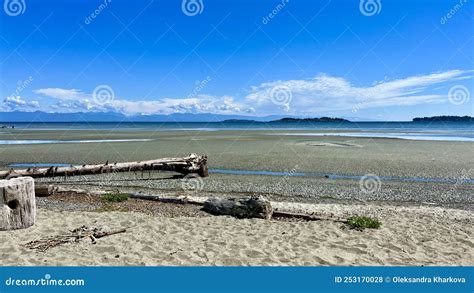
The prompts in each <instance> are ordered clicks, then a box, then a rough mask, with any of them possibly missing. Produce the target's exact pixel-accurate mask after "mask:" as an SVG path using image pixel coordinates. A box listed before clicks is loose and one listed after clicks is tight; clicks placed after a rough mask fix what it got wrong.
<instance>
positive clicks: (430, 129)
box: [0, 122, 474, 144]
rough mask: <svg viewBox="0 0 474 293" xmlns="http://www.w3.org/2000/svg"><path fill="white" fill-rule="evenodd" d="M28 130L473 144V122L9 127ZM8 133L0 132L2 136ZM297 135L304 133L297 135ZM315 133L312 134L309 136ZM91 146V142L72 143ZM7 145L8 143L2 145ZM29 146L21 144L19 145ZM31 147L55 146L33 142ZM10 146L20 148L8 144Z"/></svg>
mask: <svg viewBox="0 0 474 293" xmlns="http://www.w3.org/2000/svg"><path fill="white" fill-rule="evenodd" d="M7 125H9V126H11V125H13V126H15V129H27V130H105V131H117V132H119V131H219V130H261V131H265V130H268V132H267V133H266V134H269V135H300V136H346V137H366V138H398V139H409V140H439V141H467V142H473V141H474V122H343V123H333V122H270V123H268V122H126V123H115V122H91V123H9V124H7ZM7 131H8V132H10V131H12V130H11V129H0V134H1V133H2V132H7ZM298 131H304V132H301V133H299V132H298ZM311 131H314V132H311ZM77 142H91V141H74V143H77ZM0 143H2V144H8V141H5V140H3V141H1V142H0ZM24 143H28V142H25V141H23V142H21V144H24ZM30 143H58V142H57V141H51V142H39V141H37V142H33V141H31V142H30ZM10 144H19V143H17V142H14V141H10Z"/></svg>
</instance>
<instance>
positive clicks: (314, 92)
mask: <svg viewBox="0 0 474 293" xmlns="http://www.w3.org/2000/svg"><path fill="white" fill-rule="evenodd" d="M473 72H474V70H449V71H443V72H435V73H430V74H425V75H416V76H409V77H405V78H402V79H395V80H383V81H379V82H376V83H374V84H372V85H370V86H355V85H353V84H352V83H351V82H350V81H348V80H347V79H345V78H343V77H336V76H331V75H327V74H320V75H318V76H316V77H314V78H310V79H295V80H278V81H272V82H266V83H262V84H260V85H258V86H253V87H251V88H250V89H249V90H248V92H246V93H244V94H242V95H241V96H230V95H226V96H214V95H210V94H196V95H194V96H188V97H185V98H159V99H155V100H140V99H136V97H133V98H134V99H130V98H126V97H121V96H120V95H116V93H115V92H114V91H113V85H107V86H104V87H105V88H104V89H100V91H97V88H96V90H95V91H94V92H93V93H86V92H84V91H82V90H79V89H64V88H53V87H52V88H41V89H35V90H33V93H34V94H35V95H36V98H24V97H21V96H19V95H10V96H8V97H6V98H5V99H4V101H3V104H2V105H1V106H0V110H1V111H7V112H8V111H37V110H40V111H45V112H58V113H69V112H118V113H122V114H125V115H129V116H132V115H152V114H173V113H192V114H200V113H209V114H237V115H248V116H264V115H282V114H283V115H302V116H303V115H304V116H319V115H323V114H325V113H331V115H337V113H338V112H343V111H346V112H347V111H352V112H356V111H358V110H360V109H370V108H385V107H390V106H412V105H423V104H437V103H446V102H448V101H449V96H448V91H449V87H450V86H453V85H455V84H456V83H460V82H461V81H463V80H467V79H471V78H472V77H473Z"/></svg>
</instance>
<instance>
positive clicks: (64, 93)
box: [33, 88, 87, 100]
mask: <svg viewBox="0 0 474 293" xmlns="http://www.w3.org/2000/svg"><path fill="white" fill-rule="evenodd" d="M33 92H34V93H36V94H39V95H43V96H46V97H50V98H54V99H58V100H79V99H84V98H87V95H86V94H84V93H83V92H81V91H80V90H76V89H61V88H45V89H39V90H34V91H33Z"/></svg>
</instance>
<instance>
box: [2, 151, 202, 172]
mask: <svg viewBox="0 0 474 293" xmlns="http://www.w3.org/2000/svg"><path fill="white" fill-rule="evenodd" d="M149 170H162V171H175V172H179V173H182V174H185V175H186V174H189V173H197V174H198V175H199V176H201V177H206V176H208V175H209V174H208V170H207V157H206V156H199V155H196V154H191V155H189V156H187V157H184V158H164V159H158V160H150V161H141V162H125V163H112V164H109V163H108V162H107V163H105V164H101V165H82V166H71V167H50V168H29V169H24V170H13V169H12V170H9V171H0V178H13V177H19V176H30V177H33V178H39V177H55V176H74V175H89V174H101V173H112V172H130V171H149Z"/></svg>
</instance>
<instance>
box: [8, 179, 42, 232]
mask: <svg viewBox="0 0 474 293" xmlns="http://www.w3.org/2000/svg"><path fill="white" fill-rule="evenodd" d="M35 220H36V201H35V182H34V180H33V178H31V177H20V178H13V179H10V180H0V230H2V231H5V230H14V229H23V228H28V227H30V226H33V225H34V224H35Z"/></svg>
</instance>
